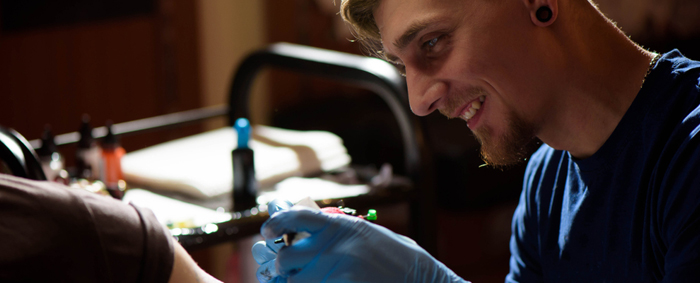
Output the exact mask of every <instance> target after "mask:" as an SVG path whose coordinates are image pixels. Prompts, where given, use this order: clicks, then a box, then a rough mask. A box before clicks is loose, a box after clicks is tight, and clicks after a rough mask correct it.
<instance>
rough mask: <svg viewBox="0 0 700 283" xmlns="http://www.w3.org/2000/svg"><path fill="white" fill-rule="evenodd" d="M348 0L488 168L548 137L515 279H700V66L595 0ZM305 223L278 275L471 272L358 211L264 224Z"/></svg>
mask: <svg viewBox="0 0 700 283" xmlns="http://www.w3.org/2000/svg"><path fill="white" fill-rule="evenodd" d="M341 9H342V11H341V15H342V16H343V17H344V19H345V20H346V21H347V22H349V23H350V25H352V26H353V28H354V30H355V32H356V34H357V38H358V39H359V40H360V41H361V42H362V43H364V44H365V46H366V47H367V48H368V49H369V51H370V52H372V53H374V54H376V55H377V56H380V57H382V58H385V59H386V60H388V61H390V62H393V63H395V64H396V65H397V66H398V67H399V68H401V69H402V71H403V72H405V75H406V80H407V84H408V91H409V101H410V105H411V109H412V110H413V112H414V113H415V114H417V115H421V116H422V115H427V114H429V113H431V112H433V111H435V110H437V111H439V112H441V113H442V114H444V115H446V116H448V117H450V118H459V119H463V120H465V121H466V123H467V126H468V127H469V128H470V129H471V130H472V131H473V132H474V134H475V136H476V137H477V139H478V140H479V141H480V143H481V144H482V157H483V159H484V160H485V162H487V164H490V165H492V166H496V167H498V166H508V165H511V164H514V163H517V162H520V161H523V160H524V159H527V158H528V157H529V156H530V154H531V153H532V151H533V148H534V147H533V145H536V144H537V143H538V140H539V141H541V142H543V143H544V144H542V146H541V147H540V148H539V149H538V150H537V151H536V152H535V153H534V154H532V156H531V157H530V160H529V163H528V168H527V171H526V175H525V180H524V185H523V192H522V195H521V199H520V204H519V206H518V207H517V209H516V211H515V214H514V216H513V222H512V225H513V226H512V229H513V234H512V236H511V261H510V267H511V269H510V273H509V274H508V276H507V277H506V282H690V281H692V282H695V281H697V280H698V278H700V232H698V231H700V173H698V172H700V147H699V146H698V144H699V143H700V140H699V139H700V137H697V132H698V131H700V108H698V105H699V104H700V94H699V90H698V89H699V88H700V86H698V84H699V80H698V77H700V63H699V62H696V61H691V60H689V59H687V58H685V57H683V56H682V55H681V54H680V53H679V52H678V51H672V52H669V53H666V54H663V55H661V54H656V53H653V52H649V51H647V50H644V49H643V48H641V47H640V46H638V45H637V44H635V43H634V42H632V41H631V40H630V39H629V38H628V37H627V36H626V35H625V34H624V33H623V32H622V31H620V30H619V29H618V28H617V27H616V26H615V24H614V23H612V22H611V21H610V20H608V19H607V18H605V16H604V15H602V14H601V13H600V11H598V9H597V8H596V7H595V5H594V4H592V3H590V2H589V1H587V0H510V1H508V0H444V1H434V0H346V1H343V3H342V8H341ZM298 231H306V232H309V233H310V234H311V235H312V236H311V238H309V239H307V241H306V242H305V243H304V244H303V245H298V246H297V245H293V246H289V247H285V248H282V249H280V250H279V253H278V254H277V255H276V257H274V256H272V255H270V256H269V257H268V258H266V259H267V260H270V261H268V263H266V264H269V262H273V263H274V264H275V270H274V272H271V273H272V276H271V277H270V278H272V280H287V281H288V282H312V281H314V280H308V281H304V280H305V279H317V280H316V281H336V280H338V281H350V282H352V281H362V282H459V281H460V280H461V279H459V278H457V277H456V276H455V275H454V273H452V272H451V271H450V270H448V269H447V268H445V267H444V266H443V265H441V264H440V263H438V262H437V261H435V260H434V259H432V258H431V257H429V256H427V255H426V254H425V252H424V251H423V250H422V249H419V248H417V247H416V246H414V245H411V244H409V243H406V242H402V241H401V239H400V237H395V236H393V235H392V234H391V232H387V231H383V230H381V229H380V228H378V227H375V226H373V225H369V224H364V223H362V222H358V221H355V222H352V220H351V219H345V218H342V217H334V216H325V215H320V214H314V213H311V212H308V211H303V210H296V211H295V210H294V209H292V210H288V211H282V212H278V213H276V214H275V215H274V216H273V217H272V218H271V219H270V220H269V221H268V222H267V223H266V224H265V225H264V226H263V229H262V233H263V236H265V237H266V239H273V238H275V237H279V236H281V235H282V234H284V233H289V232H298ZM299 244H301V243H299ZM467 256H468V255H467ZM362 257H364V258H371V260H361V259H360V258H362ZM273 258H274V259H273ZM275 261H276V262H275ZM264 266H265V265H264V264H263V266H261V268H264ZM268 270H269V268H268ZM263 281H264V280H263Z"/></svg>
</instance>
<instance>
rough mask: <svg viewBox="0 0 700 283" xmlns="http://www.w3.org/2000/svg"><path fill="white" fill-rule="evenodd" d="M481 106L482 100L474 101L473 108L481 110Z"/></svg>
mask: <svg viewBox="0 0 700 283" xmlns="http://www.w3.org/2000/svg"><path fill="white" fill-rule="evenodd" d="M479 108H481V102H479V101H474V102H472V109H477V110H479Z"/></svg>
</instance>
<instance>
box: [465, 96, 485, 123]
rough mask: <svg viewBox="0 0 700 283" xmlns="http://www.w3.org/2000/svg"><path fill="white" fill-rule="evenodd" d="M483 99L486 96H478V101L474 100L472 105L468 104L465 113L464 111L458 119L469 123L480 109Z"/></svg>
mask: <svg viewBox="0 0 700 283" xmlns="http://www.w3.org/2000/svg"><path fill="white" fill-rule="evenodd" d="M485 99H486V96H483V95H482V96H479V100H474V101H473V102H472V103H470V105H469V106H468V109H467V111H464V113H463V114H462V115H461V116H459V117H460V118H462V119H464V120H465V121H469V119H471V118H472V117H474V115H476V113H477V112H479V109H481V103H483V102H484V100H485Z"/></svg>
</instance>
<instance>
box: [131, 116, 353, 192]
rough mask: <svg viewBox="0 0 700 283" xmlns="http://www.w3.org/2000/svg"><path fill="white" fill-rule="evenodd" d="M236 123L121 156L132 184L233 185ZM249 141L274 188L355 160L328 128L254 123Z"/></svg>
mask: <svg viewBox="0 0 700 283" xmlns="http://www.w3.org/2000/svg"><path fill="white" fill-rule="evenodd" d="M236 143H237V136H236V132H235V131H234V130H233V128H230V127H226V128H221V129H217V130H213V131H209V132H205V133H201V134H197V135H193V136H189V137H185V138H181V139H177V140H173V141H170V142H165V143H162V144H158V145H155V146H151V147H148V148H144V149H141V150H137V151H133V152H129V153H127V154H126V156H124V158H123V159H122V171H123V172H124V179H125V180H126V181H127V182H128V183H129V184H130V185H131V186H138V187H143V188H153V189H157V190H163V191H174V192H179V193H182V194H186V195H188V196H190V197H194V198H199V199H207V198H211V197H216V196H219V195H222V194H225V193H228V192H230V191H231V188H232V187H233V166H232V162H231V151H232V150H233V149H235V148H236V146H237V145H236ZM249 146H250V148H251V149H253V151H254V152H255V157H254V160H255V173H256V179H257V180H258V183H259V185H260V187H261V188H269V187H271V186H272V185H274V184H275V183H277V182H279V181H281V180H284V179H285V178H288V177H291V176H314V175H317V174H320V173H322V172H324V171H331V170H336V169H339V168H342V167H344V166H347V165H348V164H350V156H349V155H348V154H347V150H346V149H345V146H344V145H343V141H342V139H340V138H339V137H338V136H336V135H334V134H333V133H330V132H324V131H294V130H286V129H280V128H273V127H269V126H262V125H258V126H254V127H253V139H252V140H251V142H250V143H249Z"/></svg>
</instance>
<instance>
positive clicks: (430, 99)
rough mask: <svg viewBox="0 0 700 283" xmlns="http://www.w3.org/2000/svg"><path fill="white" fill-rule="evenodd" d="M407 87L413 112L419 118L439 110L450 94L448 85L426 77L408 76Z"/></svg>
mask: <svg viewBox="0 0 700 283" xmlns="http://www.w3.org/2000/svg"><path fill="white" fill-rule="evenodd" d="M406 85H407V87H408V102H409V104H410V105H411V111H413V113H414V114H416V115H418V116H426V115H428V114H430V113H432V112H433V111H435V110H436V109H438V108H439V106H440V104H441V103H442V100H443V98H444V97H445V95H446V94H447V92H448V85H447V83H445V82H442V81H439V80H434V79H431V78H429V77H426V76H420V75H417V76H416V75H413V76H407V77H406Z"/></svg>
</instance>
